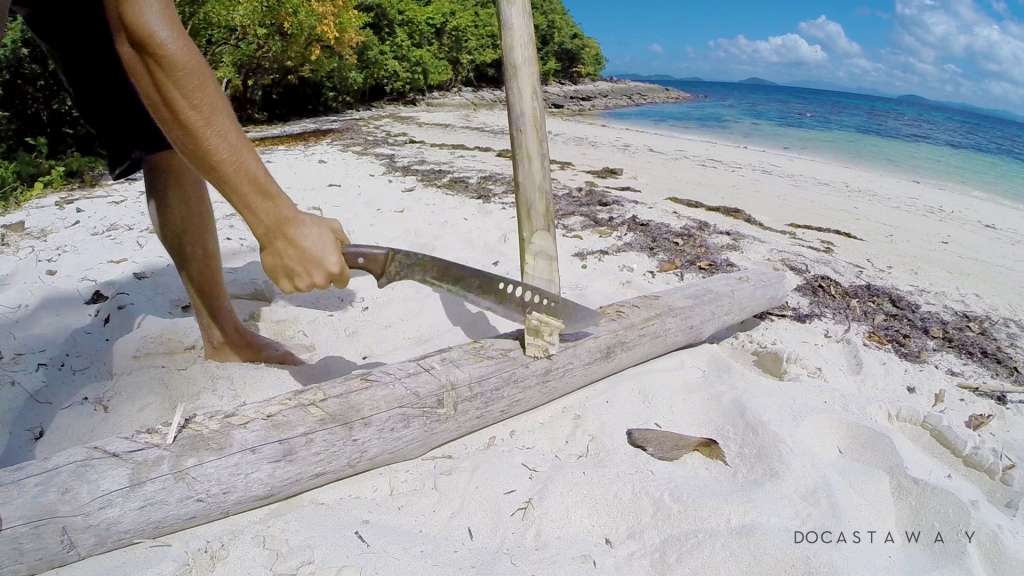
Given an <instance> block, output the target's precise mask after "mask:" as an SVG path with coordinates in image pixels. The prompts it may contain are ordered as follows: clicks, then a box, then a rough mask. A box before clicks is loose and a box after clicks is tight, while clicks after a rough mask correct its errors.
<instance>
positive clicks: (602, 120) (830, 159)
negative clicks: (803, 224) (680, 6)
mask: <svg viewBox="0 0 1024 576" xmlns="http://www.w3.org/2000/svg"><path fill="white" fill-rule="evenodd" d="M603 112H605V110H594V111H589V112H583V113H580V114H579V115H578V118H579V119H580V120H581V121H584V122H590V123H593V124H596V125H604V126H615V127H618V128H621V129H626V130H636V131H638V132H641V133H645V132H646V133H651V134H659V135H662V136H666V137H681V138H685V139H688V140H692V141H695V142H706V143H709V144H713V145H720V146H731V147H734V148H737V149H747V150H753V151H756V152H763V153H766V154H772V155H777V156H782V157H792V158H798V159H801V160H806V161H809V162H816V163H822V164H832V165H840V166H843V167H844V168H847V169H850V170H862V171H865V172H873V173H880V174H884V175H887V176H891V177H893V178H897V179H900V180H906V181H908V182H909V183H912V184H916V185H920V186H925V187H933V188H934V187H939V188H940V189H941V191H942V192H948V193H952V194H961V195H965V196H970V197H973V198H977V199H979V200H982V201H985V202H990V203H993V204H999V205H1002V206H1005V207H1007V208H1012V209H1014V210H1024V198H1011V197H1009V196H1007V195H1005V194H1004V193H1001V192H996V191H992V190H983V189H981V188H979V187H977V186H972V185H969V184H964V183H960V182H951V181H949V180H945V179H942V178H941V177H932V176H925V175H921V174H915V173H911V172H909V171H906V172H903V171H900V170H898V169H894V168H892V167H889V166H883V165H880V164H878V163H874V162H872V161H871V160H867V159H858V158H853V157H850V156H847V155H844V154H843V153H842V152H836V153H835V154H828V153H821V154H818V153H814V152H805V151H801V150H792V149H786V148H784V147H781V146H780V145H778V144H777V143H770V142H752V143H745V142H743V141H742V140H738V139H733V138H730V137H729V135H728V134H726V133H724V132H722V133H715V132H713V131H701V130H699V129H696V128H691V127H684V126H664V127H662V126H658V125H657V124H655V123H653V122H651V123H648V122H642V121H630V120H622V119H617V118H609V117H606V116H603V115H602V113H603Z"/></svg>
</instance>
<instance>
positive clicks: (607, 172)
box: [584, 166, 623, 179]
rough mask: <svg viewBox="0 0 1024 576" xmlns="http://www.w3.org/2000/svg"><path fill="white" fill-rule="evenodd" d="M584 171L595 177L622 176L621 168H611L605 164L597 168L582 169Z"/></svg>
mask: <svg viewBox="0 0 1024 576" xmlns="http://www.w3.org/2000/svg"><path fill="white" fill-rule="evenodd" d="M584 172H586V173H587V174H590V175H591V176H593V177H595V178H605V179H609V178H618V177H620V176H622V174H623V170H622V168H612V167H610V166H605V167H603V168H599V169H597V170H584Z"/></svg>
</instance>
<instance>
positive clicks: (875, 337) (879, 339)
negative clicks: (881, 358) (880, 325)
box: [864, 332, 889, 346]
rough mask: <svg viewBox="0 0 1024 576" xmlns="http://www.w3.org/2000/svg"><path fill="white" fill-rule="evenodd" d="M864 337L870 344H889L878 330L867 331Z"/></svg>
mask: <svg viewBox="0 0 1024 576" xmlns="http://www.w3.org/2000/svg"><path fill="white" fill-rule="evenodd" d="M864 339H865V340H867V341H868V342H871V343H872V344H877V345H879V346H888V345H889V341H888V340H886V339H885V336H882V335H881V334H879V333H878V332H868V334H867V336H865V337H864Z"/></svg>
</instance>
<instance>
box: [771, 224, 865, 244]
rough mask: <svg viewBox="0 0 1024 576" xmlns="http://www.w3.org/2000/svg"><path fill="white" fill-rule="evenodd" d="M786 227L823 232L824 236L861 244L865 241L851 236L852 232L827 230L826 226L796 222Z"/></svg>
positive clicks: (836, 229)
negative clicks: (848, 239) (840, 237)
mask: <svg viewBox="0 0 1024 576" xmlns="http://www.w3.org/2000/svg"><path fill="white" fill-rule="evenodd" d="M786 226H789V227H790V228H797V229H799V230H811V231H814V232H822V233H824V234H835V235H836V236H842V237H844V238H850V239H852V240H860V241H861V242H863V241H864V239H863V238H861V237H860V236H857V235H856V234H851V233H850V232H847V231H845V230H839V229H838V228H826V227H824V226H813V225H811V224H797V223H795V222H790V223H789V224H786Z"/></svg>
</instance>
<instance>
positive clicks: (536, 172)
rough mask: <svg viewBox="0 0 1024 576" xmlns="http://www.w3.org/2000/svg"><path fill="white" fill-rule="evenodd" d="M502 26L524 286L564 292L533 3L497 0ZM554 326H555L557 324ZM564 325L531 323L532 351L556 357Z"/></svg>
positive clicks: (543, 319)
mask: <svg viewBox="0 0 1024 576" xmlns="http://www.w3.org/2000/svg"><path fill="white" fill-rule="evenodd" d="M496 1H497V5H498V19H499V21H500V24H501V52H502V61H503V62H504V73H505V98H506V101H507V104H508V127H509V134H510V136H511V139H512V171H513V179H514V181H515V190H516V216H517V217H518V221H519V265H520V269H521V271H522V278H523V282H526V283H527V284H533V285H534V286H537V287H539V288H543V289H545V290H547V291H549V292H553V293H555V294H558V293H559V289H560V285H559V278H558V250H557V248H556V245H555V212H554V206H553V203H552V200H551V161H550V156H549V153H548V134H547V126H546V125H545V122H544V108H545V106H544V94H543V92H542V91H541V86H540V64H539V62H538V60H537V38H536V34H535V33H534V29H533V12H532V10H531V7H530V0H496ZM551 321H554V322H551ZM561 327H562V326H561V325H560V323H558V322H557V320H555V319H553V318H549V317H547V316H544V315H543V314H531V316H530V317H529V318H527V319H526V350H527V354H530V355H531V356H550V355H551V354H553V353H554V352H555V349H556V348H557V345H558V332H559V330H561Z"/></svg>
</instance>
